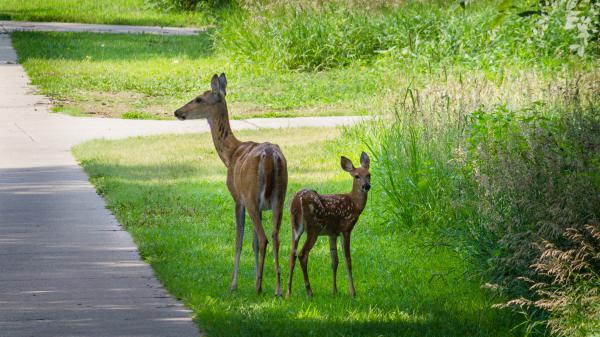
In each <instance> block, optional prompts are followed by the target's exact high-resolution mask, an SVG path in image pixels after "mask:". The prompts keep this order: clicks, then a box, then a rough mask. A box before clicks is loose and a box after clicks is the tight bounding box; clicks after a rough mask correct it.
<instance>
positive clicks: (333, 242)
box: [329, 235, 339, 295]
mask: <svg viewBox="0 0 600 337" xmlns="http://www.w3.org/2000/svg"><path fill="white" fill-rule="evenodd" d="M329 252H330V253H331V268H332V269H333V294H334V295H335V294H337V282H336V278H337V267H338V263H339V259H338V252H337V235H330V236H329Z"/></svg>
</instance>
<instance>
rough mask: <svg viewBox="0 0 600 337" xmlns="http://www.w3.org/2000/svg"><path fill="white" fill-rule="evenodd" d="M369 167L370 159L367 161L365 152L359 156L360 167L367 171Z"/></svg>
mask: <svg viewBox="0 0 600 337" xmlns="http://www.w3.org/2000/svg"><path fill="white" fill-rule="evenodd" d="M370 165H371V159H369V155H368V154H366V153H365V152H363V153H361V154H360V166H362V167H364V168H366V169H369V166H370Z"/></svg>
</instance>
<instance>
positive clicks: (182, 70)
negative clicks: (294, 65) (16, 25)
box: [13, 32, 379, 119]
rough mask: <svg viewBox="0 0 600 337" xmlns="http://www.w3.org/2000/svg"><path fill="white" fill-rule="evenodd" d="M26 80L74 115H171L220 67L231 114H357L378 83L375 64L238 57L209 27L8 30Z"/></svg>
mask: <svg viewBox="0 0 600 337" xmlns="http://www.w3.org/2000/svg"><path fill="white" fill-rule="evenodd" d="M13 45H14V47H15V48H16V50H17V52H18V55H19V62H20V63H21V64H23V66H24V67H25V69H26V71H27V73H28V75H29V76H30V77H31V79H32V81H33V84H35V85H37V86H39V87H40V89H41V90H42V92H43V93H44V94H46V95H49V96H50V97H51V98H52V99H53V100H54V105H55V110H56V111H59V112H66V113H70V114H74V115H99V116H109V117H125V118H158V119H161V118H173V117H172V114H173V111H174V110H175V109H176V108H178V107H180V106H181V105H183V104H184V103H187V102H188V101H189V100H191V99H192V98H193V97H195V96H196V95H198V94H200V93H202V92H204V91H205V90H208V89H210V85H209V83H210V77H211V76H212V75H213V74H214V73H215V72H221V71H224V72H226V73H227V79H228V80H229V86H228V87H229V88H230V90H229V92H228V102H229V106H230V113H231V115H232V117H233V118H248V117H291V116H320V115H363V114H367V113H368V110H367V109H368V108H369V107H372V103H370V102H371V96H372V95H373V93H374V92H376V90H377V86H376V83H378V81H379V79H378V74H377V71H376V69H357V68H344V69H337V70H332V71H329V72H318V73H293V72H273V71H268V70H264V69H262V68H260V67H252V66H251V65H243V64H237V63H236V62H235V60H234V59H232V58H228V57H225V56H222V55H219V54H218V53H215V52H214V50H213V49H212V43H211V36H210V35H209V33H205V34H201V35H199V36H155V35H120V34H91V33H25V32H21V33H14V34H13Z"/></svg>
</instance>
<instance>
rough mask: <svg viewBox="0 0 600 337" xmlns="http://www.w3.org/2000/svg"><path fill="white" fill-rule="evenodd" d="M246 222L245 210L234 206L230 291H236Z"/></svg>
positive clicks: (239, 206) (237, 203) (240, 204)
mask: <svg viewBox="0 0 600 337" xmlns="http://www.w3.org/2000/svg"><path fill="white" fill-rule="evenodd" d="M245 220H246V209H245V208H244V205H242V203H240V202H236V204H235V228H236V234H235V261H234V263H233V277H232V280H231V291H234V290H236V289H237V279H238V269H239V267H240V255H241V254H242V243H243V242H244V223H245Z"/></svg>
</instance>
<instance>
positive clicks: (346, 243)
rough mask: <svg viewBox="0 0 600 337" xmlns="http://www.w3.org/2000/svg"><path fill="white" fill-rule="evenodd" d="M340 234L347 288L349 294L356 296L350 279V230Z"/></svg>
mask: <svg viewBox="0 0 600 337" xmlns="http://www.w3.org/2000/svg"><path fill="white" fill-rule="evenodd" d="M342 236H343V238H344V240H343V247H344V259H345V260H346V271H347V272H348V289H349V292H350V296H352V297H354V296H356V291H355V290H354V281H353V280H352V258H351V257H350V232H343V233H342Z"/></svg>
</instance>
